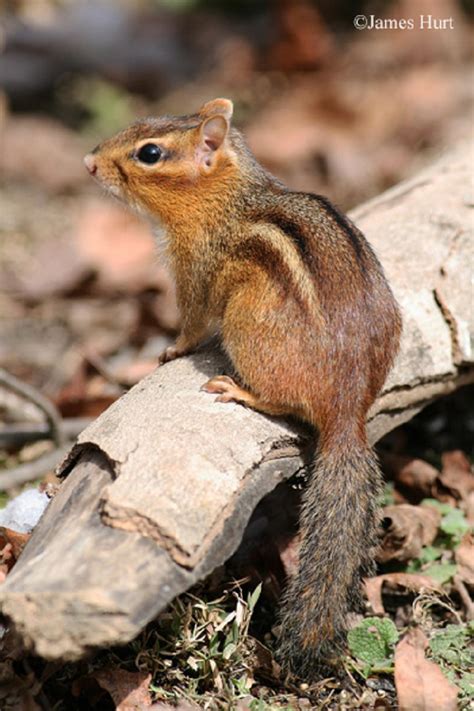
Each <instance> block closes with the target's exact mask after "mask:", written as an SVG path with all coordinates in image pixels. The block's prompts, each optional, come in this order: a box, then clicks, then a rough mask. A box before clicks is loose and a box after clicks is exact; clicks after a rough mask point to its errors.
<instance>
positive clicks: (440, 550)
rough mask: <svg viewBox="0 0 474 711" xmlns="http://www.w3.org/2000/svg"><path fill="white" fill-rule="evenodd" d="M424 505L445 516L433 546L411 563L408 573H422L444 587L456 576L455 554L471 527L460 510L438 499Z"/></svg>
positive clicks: (430, 500)
mask: <svg viewBox="0 0 474 711" xmlns="http://www.w3.org/2000/svg"><path fill="white" fill-rule="evenodd" d="M422 503H423V504H424V505H427V506H432V507H433V508H436V509H437V510H438V511H439V512H440V513H441V514H442V515H443V517H442V519H441V522H440V525H439V528H440V532H439V534H438V536H437V538H436V540H435V541H434V543H433V545H431V546H425V547H424V548H423V549H422V551H421V553H420V555H419V556H418V558H414V559H413V560H412V561H410V563H409V564H408V566H407V572H408V573H418V572H422V573H423V574H424V575H428V576H429V577H430V578H432V579H433V580H435V581H436V582H438V583H440V584H441V585H443V584H445V583H448V582H450V581H451V580H452V578H453V577H454V575H455V574H456V571H457V565H456V563H454V562H453V560H454V555H453V553H454V551H455V550H456V548H457V547H458V546H459V544H460V542H461V538H462V537H463V535H464V534H465V533H466V532H467V531H469V528H470V526H469V523H468V522H467V521H466V518H465V516H464V513H463V512H462V511H461V510H460V509H457V508H454V507H453V506H450V505H449V504H444V503H442V502H440V501H436V499H425V500H424V501H423V502H422Z"/></svg>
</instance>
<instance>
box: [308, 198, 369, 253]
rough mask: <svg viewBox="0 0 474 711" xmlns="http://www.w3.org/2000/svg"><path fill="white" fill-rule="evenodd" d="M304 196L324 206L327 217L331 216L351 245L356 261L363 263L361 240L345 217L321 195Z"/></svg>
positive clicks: (355, 229)
mask: <svg viewBox="0 0 474 711" xmlns="http://www.w3.org/2000/svg"><path fill="white" fill-rule="evenodd" d="M306 194H307V195H308V196H310V197H312V198H315V199H316V200H317V201H318V202H319V203H320V204H321V205H323V206H324V208H325V209H326V211H327V212H328V213H329V215H331V217H332V218H333V219H334V221H335V222H336V224H337V225H339V227H340V228H341V230H342V231H343V232H344V234H345V235H346V237H348V238H349V242H350V243H351V245H352V247H353V249H354V252H355V255H356V258H357V260H358V261H359V262H360V263H362V262H363V261H364V262H365V252H364V248H363V245H362V241H361V238H360V237H359V235H358V234H357V228H356V227H355V226H354V225H352V223H351V222H350V220H349V219H348V218H347V217H346V216H345V215H343V213H342V212H341V211H340V210H338V209H337V207H335V206H334V205H333V204H332V202H331V201H330V200H328V198H326V197H324V196H323V195H312V194H311V193H306Z"/></svg>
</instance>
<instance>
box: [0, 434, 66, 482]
mask: <svg viewBox="0 0 474 711" xmlns="http://www.w3.org/2000/svg"><path fill="white" fill-rule="evenodd" d="M69 450H70V446H69V445H66V446H62V447H57V448H56V449H54V450H53V451H52V452H48V453H47V454H45V455H43V456H42V457H39V458H38V459H35V460H34V461H33V462H28V463H27V464H20V466H18V467H14V468H13V469H8V470H7V471H4V472H2V473H1V474H0V491H5V490H7V489H12V488H13V487H14V486H19V485H20V484H25V483H26V482H28V481H33V479H39V478H40V477H42V476H43V475H44V474H46V472H48V471H51V470H52V469H54V468H55V467H56V466H57V465H58V464H59V462H60V461H61V460H62V459H63V458H64V457H65V456H66V454H67V453H68V451H69Z"/></svg>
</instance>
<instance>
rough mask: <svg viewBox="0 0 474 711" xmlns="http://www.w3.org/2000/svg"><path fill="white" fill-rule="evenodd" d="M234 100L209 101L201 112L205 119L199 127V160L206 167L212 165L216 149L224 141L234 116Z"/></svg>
mask: <svg viewBox="0 0 474 711" xmlns="http://www.w3.org/2000/svg"><path fill="white" fill-rule="evenodd" d="M232 110H233V106H232V102H231V101H229V100H228V99H214V101H208V103H207V104H204V106H203V107H202V108H201V110H200V112H199V114H200V116H202V118H203V121H202V123H201V126H200V127H199V145H198V149H197V155H196V157H197V159H198V162H199V163H200V164H201V165H202V166H203V167H204V168H210V167H212V165H213V163H214V157H215V153H216V151H217V150H218V149H219V148H220V147H221V146H222V144H223V143H224V141H225V139H226V136H227V134H228V132H229V125H230V119H231V117H232Z"/></svg>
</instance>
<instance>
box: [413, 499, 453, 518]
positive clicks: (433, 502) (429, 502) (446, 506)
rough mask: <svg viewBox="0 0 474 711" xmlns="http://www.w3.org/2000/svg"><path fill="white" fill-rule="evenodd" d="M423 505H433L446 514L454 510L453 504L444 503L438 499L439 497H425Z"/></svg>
mask: <svg viewBox="0 0 474 711" xmlns="http://www.w3.org/2000/svg"><path fill="white" fill-rule="evenodd" d="M421 505H422V506H425V505H426V506H432V507H433V508H434V509H437V510H438V511H439V512H440V513H442V514H444V515H446V514H448V513H450V512H451V511H454V510H455V509H453V507H452V506H450V505H449V504H443V503H442V502H441V501H438V500H437V499H423V501H422V502H421Z"/></svg>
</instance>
